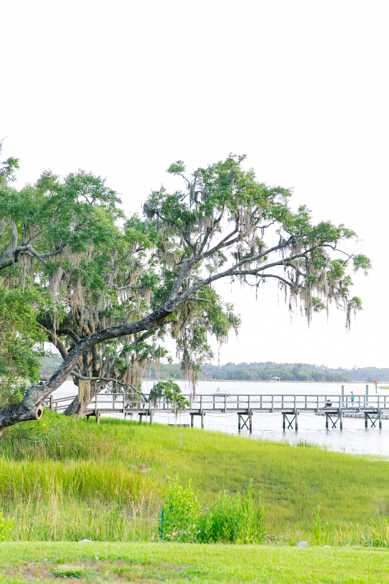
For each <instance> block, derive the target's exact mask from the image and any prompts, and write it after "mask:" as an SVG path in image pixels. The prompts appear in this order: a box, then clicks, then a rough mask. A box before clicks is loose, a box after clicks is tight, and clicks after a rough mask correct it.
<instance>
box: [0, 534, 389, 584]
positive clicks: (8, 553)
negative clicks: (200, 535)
mask: <svg viewBox="0 0 389 584" xmlns="http://www.w3.org/2000/svg"><path fill="white" fill-rule="evenodd" d="M0 549H1V554H0V574H1V575H0V583H2V582H7V583H8V584H12V583H13V584H16V583H22V582H23V583H27V582H61V581H62V582H66V581H71V582H74V581H77V582H93V583H95V584H99V583H103V582H128V581H131V582H133V581H136V582H161V581H168V582H176V583H177V584H179V583H180V582H188V581H190V582H267V583H269V584H278V583H288V584H292V583H296V584H297V583H299V584H301V583H309V582H315V583H317V582H323V583H324V582H325V583H327V584H328V583H342V584H347V583H354V584H364V583H371V584H377V582H380V583H381V582H389V551H387V550H371V549H355V548H331V549H323V548H292V547H272V546H226V545H221V544H217V545H210V546H205V545H199V544H160V543H158V544H157V543H154V544H153V543H136V544H122V543H120V544H119V543H98V544H96V543H92V544H90V543H89V544H88V543H86V544H77V543H64V542H60V543H31V542H30V543H11V542H8V543H3V544H1V548H0Z"/></svg>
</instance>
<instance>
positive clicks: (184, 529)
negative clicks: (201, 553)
mask: <svg viewBox="0 0 389 584" xmlns="http://www.w3.org/2000/svg"><path fill="white" fill-rule="evenodd" d="M159 536H160V539H163V540H168V541H182V542H199V543H216V542H224V543H259V542H262V541H264V540H265V539H266V534H265V528H264V511H263V507H262V506H261V505H259V504H256V503H255V502H254V501H253V497H252V485H251V483H250V484H249V486H248V489H247V495H246V496H245V497H242V496H241V495H240V493H238V494H237V495H235V497H232V496H231V495H229V494H228V493H227V492H226V491H224V492H223V493H221V494H220V495H219V497H218V499H217V500H216V501H215V503H214V504H213V505H212V506H211V507H210V509H208V510H206V511H205V512H204V513H202V512H201V508H200V504H199V502H198V500H197V498H196V496H195V495H194V493H193V490H192V485H191V482H189V483H188V486H187V487H182V486H181V485H179V484H178V480H177V479H175V480H174V481H170V483H169V487H168V490H167V494H166V497H165V501H164V507H163V509H162V511H161V517H160V528H159Z"/></svg>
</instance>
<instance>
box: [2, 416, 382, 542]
mask: <svg viewBox="0 0 389 584" xmlns="http://www.w3.org/2000/svg"><path fill="white" fill-rule="evenodd" d="M174 476H178V477H179V481H180V483H181V484H183V485H185V484H187V483H188V481H189V480H192V485H193V490H194V492H195V494H196V496H197V497H198V500H199V502H200V504H201V506H202V507H203V508H205V507H207V508H210V507H211V506H212V504H213V503H214V502H215V501H217V499H218V497H219V495H220V493H222V492H223V491H227V493H228V494H230V495H231V496H233V497H234V496H235V495H237V494H238V493H243V492H244V490H245V488H246V487H247V484H248V482H249V481H250V479H252V493H253V497H254V498H255V500H257V499H258V498H259V496H260V495H261V503H262V505H263V507H264V513H265V518H266V531H267V534H268V535H269V537H270V539H271V541H272V542H274V543H289V544H295V543H296V542H297V541H299V540H300V539H306V540H307V541H309V542H310V543H312V544H314V543H316V544H317V545H345V544H359V545H375V544H374V543H372V542H374V541H381V542H383V543H382V545H387V544H386V543H385V542H387V541H388V540H389V538H388V537H387V532H385V531H383V526H385V525H387V523H388V518H389V504H388V500H389V480H388V479H389V466H388V462H387V461H385V460H380V459H377V458H374V459H373V458H369V457H362V456H352V455H347V454H342V453H336V452H326V451H325V450H321V449H317V448H313V447H311V446H310V445H307V444H304V447H300V448H295V447H292V446H290V445H288V444H277V443H272V442H266V441H265V442H264V441H260V440H249V439H247V438H245V437H235V436H229V435H226V434H222V433H216V432H204V431H201V430H196V429H191V428H173V427H167V426H162V425H158V424H155V425H153V426H149V425H148V424H142V425H138V424H137V423H134V422H127V421H124V420H113V419H102V421H101V424H100V425H97V424H95V423H94V422H92V421H89V422H87V421H86V420H80V421H77V420H74V419H69V418H65V417H64V416H59V415H57V414H55V413H54V412H50V411H48V412H45V414H44V416H43V418H42V420H41V422H39V423H36V422H31V423H24V424H20V425H18V426H15V427H13V428H10V429H8V430H6V431H5V432H4V433H3V436H2V437H1V439H0V510H3V514H4V518H5V519H8V518H14V531H13V537H15V538H16V539H22V540H57V541H58V540H63V539H65V540H70V541H75V540H80V539H84V538H88V539H92V540H100V541H102V540H106V541H115V540H117V541H119V540H120V541H130V540H149V539H151V537H152V534H155V533H156V532H157V530H158V518H159V514H160V510H161V507H162V504H163V499H164V493H165V491H166V487H167V484H168V477H174ZM318 506H320V512H319V514H320V521H318V516H317V508H318ZM368 542H370V543H368Z"/></svg>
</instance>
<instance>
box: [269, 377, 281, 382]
mask: <svg viewBox="0 0 389 584" xmlns="http://www.w3.org/2000/svg"><path fill="white" fill-rule="evenodd" d="M270 381H281V379H280V378H279V377H272V378H271V380H270Z"/></svg>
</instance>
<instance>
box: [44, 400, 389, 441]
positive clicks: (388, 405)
mask: <svg viewBox="0 0 389 584" xmlns="http://www.w3.org/2000/svg"><path fill="white" fill-rule="evenodd" d="M75 397H76V396H69V397H64V398H57V399H54V398H53V396H50V399H49V400H48V402H47V405H48V406H49V407H50V408H51V409H54V410H56V411H57V412H63V411H64V410H65V409H66V407H67V406H68V405H69V403H70V402H71V401H72V400H73V399H74V398H75ZM139 397H140V396H139ZM184 397H185V398H186V399H187V400H188V402H189V403H190V406H188V407H186V409H185V410H184V412H185V413H186V414H189V415H190V419H191V426H192V427H193V426H194V419H195V417H196V416H199V417H200V420H201V427H202V428H204V416H205V415H206V414H207V413H219V414H227V413H228V414H230V413H236V414H237V419H238V430H239V431H240V430H243V429H245V428H246V429H247V430H249V431H250V432H252V429H253V414H254V413H274V412H279V413H280V414H282V427H283V429H292V428H294V429H295V430H296V431H297V430H298V416H299V414H300V413H304V412H306V413H314V414H316V415H320V416H324V417H325V424H326V428H336V427H339V428H340V429H341V430H342V429H343V418H346V417H360V418H363V419H364V421H365V428H367V427H369V426H371V427H377V423H378V427H379V428H382V420H383V419H385V418H389V395H388V396H386V395H384V396H382V395H354V396H350V395H344V394H342V395H308V394H296V395H285V394H268V395H267V394H227V393H226V394H224V393H220V394H217V393H216V394H212V395H198V396H195V397H193V396H190V395H185V394H184ZM146 398H147V399H148V396H146ZM109 413H112V414H124V417H125V418H126V417H127V415H130V416H131V417H132V416H134V415H135V416H139V422H142V420H143V418H148V419H149V421H150V424H152V423H153V416H154V414H156V413H166V414H169V413H172V414H177V413H178V412H177V408H176V405H175V403H172V402H169V401H168V400H166V399H165V398H164V397H162V398H160V399H158V400H157V401H155V402H153V401H140V402H139V403H138V402H137V401H134V398H133V397H130V398H129V396H124V395H123V394H115V393H112V394H107V393H101V394H99V395H98V396H96V397H95V398H93V400H92V402H91V403H90V404H89V405H88V406H87V408H86V409H85V411H84V414H83V415H84V416H87V417H88V418H89V417H90V416H95V417H96V421H97V422H99V420H100V416H101V414H109Z"/></svg>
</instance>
